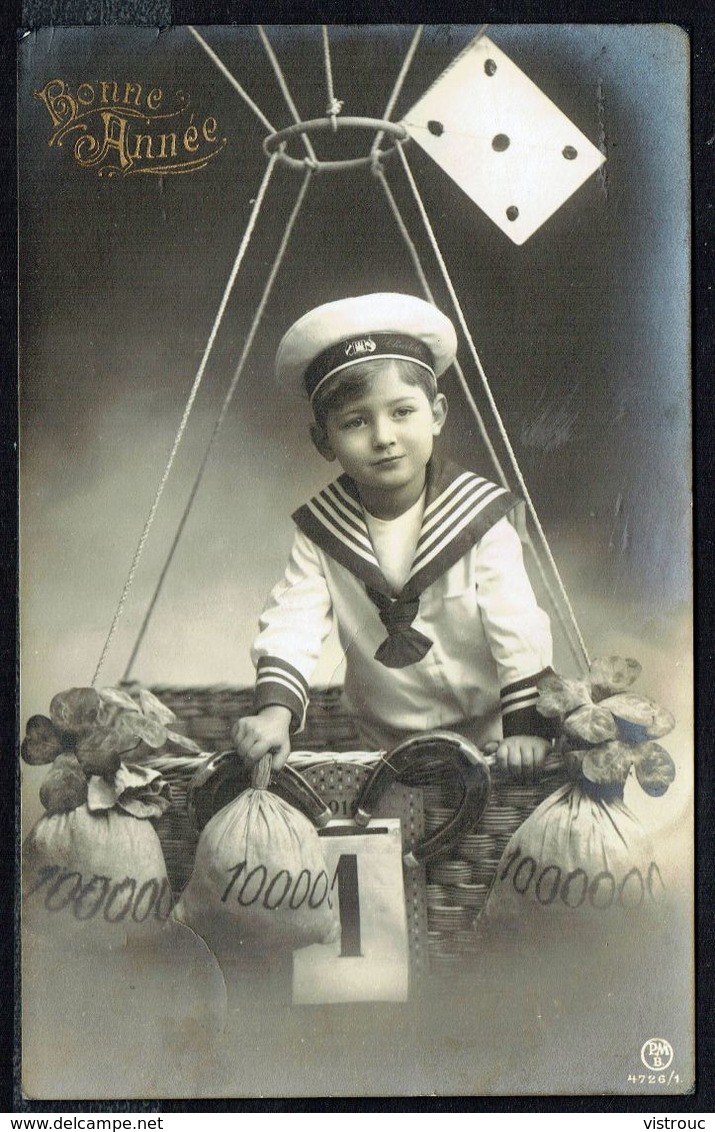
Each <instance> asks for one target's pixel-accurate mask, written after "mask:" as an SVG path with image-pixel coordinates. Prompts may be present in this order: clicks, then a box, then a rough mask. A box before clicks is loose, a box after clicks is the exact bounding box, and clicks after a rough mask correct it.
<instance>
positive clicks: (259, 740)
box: [231, 704, 291, 770]
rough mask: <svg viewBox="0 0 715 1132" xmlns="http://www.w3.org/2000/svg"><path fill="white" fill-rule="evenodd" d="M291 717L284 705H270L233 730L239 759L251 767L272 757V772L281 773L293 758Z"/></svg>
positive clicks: (240, 722) (238, 723)
mask: <svg viewBox="0 0 715 1132" xmlns="http://www.w3.org/2000/svg"><path fill="white" fill-rule="evenodd" d="M290 722H291V713H290V711H289V710H288V708H286V707H283V706H282V705H281V704H271V706H270V707H265V708H263V710H262V711H260V712H259V713H258V715H246V716H244V717H243V719H239V720H237V721H236V723H234V725H233V727H232V728H231V740H232V742H233V743H234V745H235V747H236V750H237V751H238V753H239V755H243V757H244V758H245V759H247V760H248V761H249V762H251V763H255V762H258V760H259V759H260V758H262V757H263V756H264V755H267V754H270V755H272V756H273V769H274V770H280V769H281V767H282V766H283V765H284V763H285V761H286V759H287V758H288V755H289V754H290Z"/></svg>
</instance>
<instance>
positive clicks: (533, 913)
mask: <svg viewBox="0 0 715 1132" xmlns="http://www.w3.org/2000/svg"><path fill="white" fill-rule="evenodd" d="M640 671H641V667H640V665H639V664H638V662H637V661H635V660H630V659H628V660H626V659H622V658H620V657H605V658H599V659H597V660H595V661H594V662H593V664H592V665H591V669H590V673H589V676H588V678H587V679H585V680H579V681H577V680H568V679H564V678H562V677H561V676H558V675H556V674H555V673H549V674H548V675H545V676H544V677H542V678H541V680H540V681H539V683H538V689H539V701H538V703H537V710H538V711H539V712H540V713H541V714H542V715H544V716H546V717H548V718H553V719H556V720H559V721H560V724H561V735H560V739H559V740H558V742H559V747H560V750H561V753H562V755H563V758H564V761H565V764H566V766H567V768H568V769H569V773H570V777H571V782H569V783H567V784H566V785H565V786H562V787H561V788H560V789H559V790H557V791H555V792H554V793H553V794H552V795H550V797H548V798H546V799H545V801H543V802H542V803H541V805H540V806H538V807H537V809H536V810H534V812H533V814H531V815H530V817H529V818H527V820H526V821H525V822H524V823H523V825H521V826H520V827H519V829H518V830H517V831H516V833H515V834H514V835H513V837H512V838H511V840H510V841H509V843H508V845H507V847H506V849H505V850H504V853H503V856H502V858H501V861H500V862H499V867H498V869H497V872H496V876H495V879H494V883H493V885H492V889H491V892H490V893H489V897H488V900H487V903H486V905H485V907H484V910H483V912H482V915H481V916H480V918H479V921H478V924H477V927H478V930H484V931H486V932H488V931H491V930H496V931H502V930H503V931H506V932H507V933H509V931H513V932H516V931H518V932H519V934H520V935H521V934H522V933H523V932H525V931H528V930H529V929H531V928H533V929H537V930H538V929H540V928H543V927H545V926H549V925H550V926H552V927H555V928H556V929H557V930H558V931H562V930H563V929H565V928H567V927H568V926H569V925H571V926H575V927H578V926H581V925H584V924H586V923H587V924H588V926H589V930H591V928H593V927H596V926H598V925H600V926H602V927H604V928H608V927H609V926H610V925H611V924H614V923H617V922H621V921H622V920H623V918H632V917H633V916H635V915H637V914H641V915H643V914H646V915H647V914H649V913H652V912H655V911H656V909H657V906H658V905H659V904H660V903H662V901H663V899H664V896H665V891H664V886H663V881H662V878H661V874H660V870H659V868H658V864H657V861H656V859H655V853H654V849H653V845H652V843H651V840H650V838H649V836H648V834H647V833H646V831H645V830H644V828H643V826H642V825H641V823H640V821H639V820H638V818H637V817H636V816H635V814H633V812H632V811H631V810H630V809H629V808H628V806H626V804H625V803H624V801H623V791H624V786H625V782H626V779H627V777H628V776H629V774H630V773H631V770H633V771H634V772H635V777H636V779H637V781H638V783H639V784H640V786H641V787H642V788H643V790H645V791H646V793H648V794H650V795H652V796H655V797H658V796H660V795H662V794H664V793H665V791H666V790H667V789H668V786H669V785H670V783H671V782H672V781H673V779H674V777H675V767H674V764H673V760H672V759H671V757H670V755H669V754H668V753H667V752H666V751H665V750H664V749H663V748H662V747H661V746H660V745H659V744H658V743H656V742H655V739H657V738H660V737H661V736H662V735H665V734H667V733H668V732H669V731H670V730H671V729H672V728H673V726H674V724H675V720H674V719H673V717H672V715H671V714H670V712H668V711H665V710H664V709H662V708H660V707H659V706H658V705H657V704H655V703H654V702H653V701H652V700H650V699H648V698H646V697H645V696H640V695H637V694H635V693H633V692H631V691H629V690H628V689H629V688H630V686H631V684H632V683H633V682H634V680H635V679H636V678H637V676H638V675H639V673H640ZM556 917H558V919H555V918H556Z"/></svg>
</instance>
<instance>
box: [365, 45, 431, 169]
mask: <svg viewBox="0 0 715 1132" xmlns="http://www.w3.org/2000/svg"><path fill="white" fill-rule="evenodd" d="M423 30H424V24H419V25H418V26H417V29H416V31H415V34H414V35H413V36H412V42H411V43H410V46H409V47H408V49H407V54H406V55H405V58H404V60H403V63H402V67H401V68H400V73H399V75H398V76H397V81H396V82H395V85H394V87H393V89H392V94H391V95H390V97H389V99H388V101H387V106H386V107H385V112H384V114H383V115H382V118H383V121H385V122H389V120H390V115H391V114H392V111H393V110H394V108H395V103H396V102H397V99H398V98H399V97H400V91H401V90H402V86H403V84H404V81H405V79H406V78H407V72H408V71H409V69H410V67H411V65H412V60H413V59H414V57H415V52H416V50H417V46H418V44H419V42H420V39H421V37H422V32H423ZM383 137H384V131H383V130H380V132H379V133H378V134H377V135H376V137H375V140H374V142H373V143H372V149H371V151H370V152H371V153H372V154H376V153H377V151H378V148H379V145H380V142H381V141H382V139H383Z"/></svg>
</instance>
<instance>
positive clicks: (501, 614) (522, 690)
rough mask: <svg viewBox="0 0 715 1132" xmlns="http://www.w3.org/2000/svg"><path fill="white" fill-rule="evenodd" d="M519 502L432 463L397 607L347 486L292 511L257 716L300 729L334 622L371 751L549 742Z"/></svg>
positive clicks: (348, 688) (263, 646)
mask: <svg viewBox="0 0 715 1132" xmlns="http://www.w3.org/2000/svg"><path fill="white" fill-rule="evenodd" d="M517 503H518V500H517V498H516V497H515V496H513V495H512V494H511V493H510V492H508V491H506V490H505V489H504V488H502V487H499V486H497V485H495V484H493V483H490V482H489V481H487V480H485V479H482V478H481V477H480V476H478V475H475V474H474V473H473V472H468V471H464V470H462V469H461V468H458V467H456V466H455V465H454V464H451V463H446V464H444V465H442V464H441V463H440V462H439V461H438V460H437V459H436V458H435V457H433V459H432V460H431V461H430V464H429V465H428V468H427V487H426V498H425V504H424V512H423V515H422V522H421V528H420V533H419V537H418V540H417V546H416V550H415V554H414V559H413V561H412V565H411V568H410V571H409V575H408V577H407V581H406V582H405V584H404V586H403V587H402V589H401V590H400V591H399V593H397V594H395V593H394V591H393V589H392V587H391V586H390V584H389V582H388V581H387V579H386V578H385V577H384V575H383V573H382V570H381V568H380V564H379V562H378V559H377V556H376V554H375V551H374V548H373V545H372V542H371V539H370V535H369V531H368V524H367V522H366V517H365V512H364V511H363V508H362V506H361V504H360V501H359V496H358V491H357V488H356V485H355V484H354V482H353V481H352V480H351V479H350V477H348V476H347V475H344V474H343V475H341V476H340V477H339V478H338V479H337V480H335V481H334V482H333V483H331V484H330V485H329V486H328V487H326V488H325V489H324V490H323V491H321V492H320V493H319V494H318V495H317V496H315V497H314V498H313V499H311V500H310V501H309V502H308V503H306V504H305V505H304V506H303V507H300V508H299V509H298V511H296V512H295V514H294V515H293V519H294V521H295V523H296V526H297V531H296V534H295V539H294V542H293V547H292V550H291V554H290V559H289V562H288V566H287V569H286V572H285V575H284V577H283V579H282V581H281V582H279V583H278V585H277V586H275V588H274V589H273V591H272V592H271V594H270V597H269V600H268V603H267V605H266V607H265V609H264V610H263V613H262V614H261V617H260V622H259V625H260V631H259V634H258V636H257V637H256V639H255V641H254V644H253V649H252V658H253V661H254V664H255V665H256V668H257V674H256V686H255V710H256V711H260V710H261V708H264V707H267V706H268V705H271V704H281V705H283V706H285V707H287V708H289V709H290V711H291V714H292V717H293V721H292V730H293V731H296V732H298V731H300V730H301V729H302V727H303V725H304V721H305V712H306V708H307V706H308V700H309V688H310V680H311V676H312V673H313V670H314V668H315V665H316V663H317V660H318V657H319V655H320V651H321V646H322V643H323V641H324V639H325V637H326V636H327V634H328V633H329V632H330V629H331V627H332V625H333V622H336V623H337V629H338V634H339V638H340V643H341V646H342V649H343V651H344V655H345V661H346V672H345V688H344V697H345V701H346V706H347V707H348V708H349V710H350V711H351V712H352V713H353V715H354V717H355V720H356V723H357V725H358V727H359V729H360V731H361V733H362V736H363V740H364V742H365V744H366V747H369V748H374V749H378V748H389V747H392V746H394V745H395V744H396V743H397V742H400V741H401V740H402V739H404V738H406V737H408V736H409V735H414V734H416V733H420V732H424V731H429V730H437V729H441V730H451V731H458V732H460V733H461V734H463V735H465V736H466V737H467V738H469V739H471V740H472V741H473V742H475V743H477V744H483V743H485V742H487V741H488V740H489V739H495V738H500V737H501V735H502V734H503V735H505V736H509V735H543V736H549V734H550V730H549V727H550V725H549V721H547V720H545V719H543V718H542V717H541V716H540V715H539V714H538V713H537V712H536V710H535V707H534V705H535V703H536V699H537V691H536V680H537V679H538V677H539V675H541V673H542V672H543V671H544V670H545V669H547V668H548V667H549V666H550V665H551V660H552V653H551V649H552V645H551V631H550V625H549V619H548V617H547V616H546V614H545V613H544V612H543V610H541V609H540V608H539V606H538V605H537V602H536V598H535V596H534V592H533V590H532V587H531V584H530V582H529V579H528V577H527V574H526V570H525V568H524V562H523V558H522V553H521V543H520V540H519V536H518V535H517V533H516V531H515V530H514V528H513V526H512V525H511V523H510V522H509V520H508V518H507V517H506V516H507V515H508V514H509V512H510V511H512V509H513V508H514V507H515V506H516V504H517ZM386 634H387V635H386Z"/></svg>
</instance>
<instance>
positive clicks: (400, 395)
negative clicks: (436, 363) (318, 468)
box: [313, 363, 447, 498]
mask: <svg viewBox="0 0 715 1132" xmlns="http://www.w3.org/2000/svg"><path fill="white" fill-rule="evenodd" d="M446 415H447V402H446V400H445V398H444V397H443V396H442V394H438V396H437V397H436V398H435V400H434V402H430V400H429V399H428V397H427V395H426V394H425V392H424V391H423V390H422V389H420V388H419V386H416V385H410V384H408V382H406V381H405V380H404V379H403V378H402V376H401V375H400V373H399V371H398V370H397V369H396V368H395V367H394V366H392V365H390V364H389V363H388V364H387V365H386V368H385V372H384V373H382V374H380V375H379V376H376V377H375V378H373V379H372V381H371V382H370V384H369V385H368V386H367V388H366V390H365V392H363V393H361V394H360V395H358V396H357V397H356V398H355V399H354V400H351V401H348V402H347V403H346V404H345V405H343V406H341V407H340V408H339V409H335V410H332V411H330V412H329V413H328V416H327V419H326V422H325V428H324V429H320V428H318V426H315V427H314V429H313V440H314V442H315V445H316V447H317V448H318V451H319V452H320V453H321V455H323V456H324V457H325V458H326V460H337V461H338V463H339V464H340V465H341V467H342V468H343V470H344V471H345V472H347V474H348V475H349V476H351V477H352V479H354V480H355V482H356V483H357V484H358V486H360V487H361V488H363V489H364V490H366V491H369V492H372V493H376V494H378V495H383V494H384V495H390V494H393V493H394V494H400V495H405V494H412V492H413V491H414V492H416V495H415V498H418V497H419V495H420V494H421V491H422V487H423V485H424V476H425V468H426V466H427V462H428V460H429V458H430V456H431V455H432V446H433V442H434V438H435V436H438V435H439V433H440V432H441V431H442V426H443V424H444V421H445V417H446Z"/></svg>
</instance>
